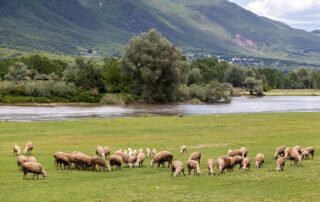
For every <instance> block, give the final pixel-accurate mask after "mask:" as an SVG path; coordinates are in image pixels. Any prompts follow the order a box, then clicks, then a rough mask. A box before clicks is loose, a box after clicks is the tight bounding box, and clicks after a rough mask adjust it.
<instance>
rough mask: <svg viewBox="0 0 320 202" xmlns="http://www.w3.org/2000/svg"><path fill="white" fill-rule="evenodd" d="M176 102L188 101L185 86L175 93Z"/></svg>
mask: <svg viewBox="0 0 320 202" xmlns="http://www.w3.org/2000/svg"><path fill="white" fill-rule="evenodd" d="M177 100H178V101H182V102H185V101H188V100H190V90H189V87H188V86H187V85H181V86H179V88H178V92H177Z"/></svg>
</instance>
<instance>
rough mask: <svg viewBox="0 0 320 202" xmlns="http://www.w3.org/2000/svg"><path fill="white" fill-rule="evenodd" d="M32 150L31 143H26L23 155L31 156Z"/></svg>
mask: <svg viewBox="0 0 320 202" xmlns="http://www.w3.org/2000/svg"><path fill="white" fill-rule="evenodd" d="M32 150H33V144H32V142H27V144H26V147H25V148H24V154H31V151H32Z"/></svg>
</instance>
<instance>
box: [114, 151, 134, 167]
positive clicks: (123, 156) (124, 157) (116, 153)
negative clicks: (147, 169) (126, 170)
mask: <svg viewBox="0 0 320 202" xmlns="http://www.w3.org/2000/svg"><path fill="white" fill-rule="evenodd" d="M114 154H115V155H118V156H121V157H122V161H123V163H125V164H126V166H128V164H129V163H130V157H129V155H128V154H125V153H124V152H121V151H116V152H115V153H114Z"/></svg>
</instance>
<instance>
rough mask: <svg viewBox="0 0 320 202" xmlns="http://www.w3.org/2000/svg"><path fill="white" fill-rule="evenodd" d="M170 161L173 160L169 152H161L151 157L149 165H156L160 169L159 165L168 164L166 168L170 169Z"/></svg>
mask: <svg viewBox="0 0 320 202" xmlns="http://www.w3.org/2000/svg"><path fill="white" fill-rule="evenodd" d="M172 159H173V155H172V153H171V152H169V151H161V152H158V153H156V154H155V155H154V156H153V159H152V161H151V165H152V167H153V166H154V164H156V163H157V164H158V168H159V167H160V164H162V165H163V166H164V163H165V162H168V168H169V167H170V165H171V163H172Z"/></svg>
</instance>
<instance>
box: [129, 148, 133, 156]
mask: <svg viewBox="0 0 320 202" xmlns="http://www.w3.org/2000/svg"><path fill="white" fill-rule="evenodd" d="M128 155H129V157H132V156H133V151H132V149H131V148H128Z"/></svg>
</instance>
